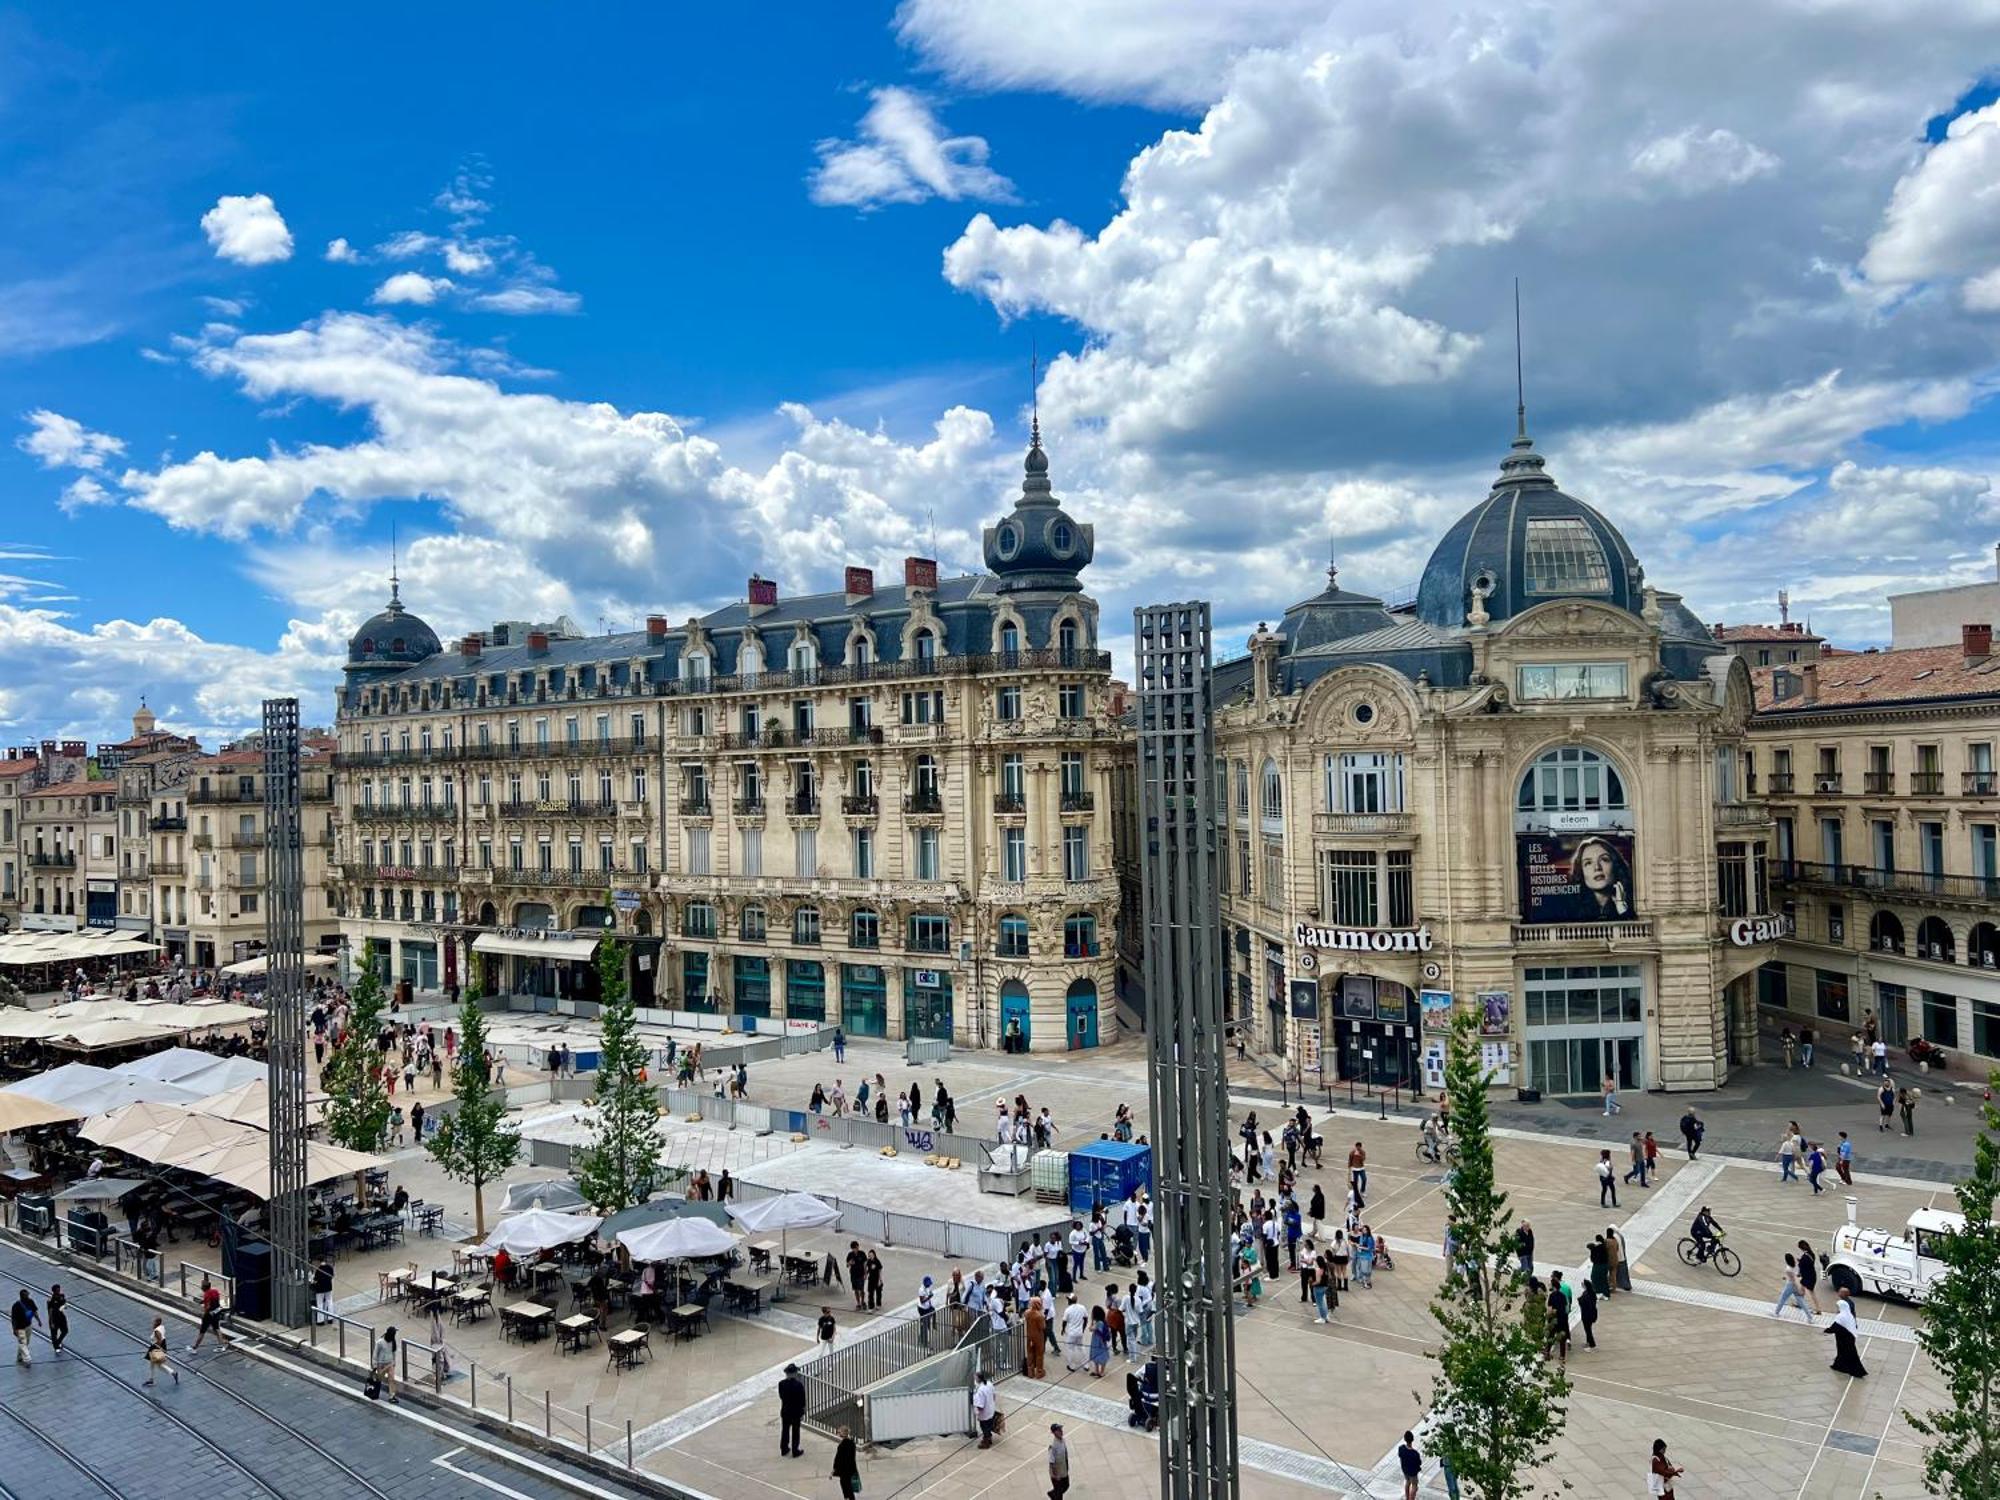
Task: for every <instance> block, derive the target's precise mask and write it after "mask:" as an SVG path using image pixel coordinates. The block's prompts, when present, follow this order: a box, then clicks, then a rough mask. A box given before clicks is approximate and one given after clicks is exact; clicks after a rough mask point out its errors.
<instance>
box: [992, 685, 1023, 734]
mask: <svg viewBox="0 0 2000 1500" xmlns="http://www.w3.org/2000/svg"><path fill="white" fill-rule="evenodd" d="M993 717H994V718H996V719H999V720H1000V721H1001V722H1002V723H1007V724H1012V723H1016V722H1018V721H1019V719H1020V717H1021V688H1020V685H1019V684H1018V683H1010V684H1008V685H1007V686H1006V687H1003V688H1002V689H1000V691H999V692H997V693H995V694H994V695H993Z"/></svg>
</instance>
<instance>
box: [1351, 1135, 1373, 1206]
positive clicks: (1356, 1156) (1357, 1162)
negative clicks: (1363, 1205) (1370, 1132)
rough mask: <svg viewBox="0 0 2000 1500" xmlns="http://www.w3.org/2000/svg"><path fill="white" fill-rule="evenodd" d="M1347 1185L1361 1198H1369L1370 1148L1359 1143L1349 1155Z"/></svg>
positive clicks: (1357, 1142)
mask: <svg viewBox="0 0 2000 1500" xmlns="http://www.w3.org/2000/svg"><path fill="white" fill-rule="evenodd" d="M1347 1185H1348V1186H1349V1187H1351V1188H1353V1189H1354V1191H1355V1192H1356V1193H1357V1194H1358V1195H1360V1196H1361V1197H1363V1198H1365V1197H1367V1196H1368V1148H1367V1147H1366V1146H1364V1145H1362V1144H1361V1142H1359V1141H1356V1142H1355V1143H1354V1149H1353V1150H1352V1151H1350V1152H1348V1153H1347Z"/></svg>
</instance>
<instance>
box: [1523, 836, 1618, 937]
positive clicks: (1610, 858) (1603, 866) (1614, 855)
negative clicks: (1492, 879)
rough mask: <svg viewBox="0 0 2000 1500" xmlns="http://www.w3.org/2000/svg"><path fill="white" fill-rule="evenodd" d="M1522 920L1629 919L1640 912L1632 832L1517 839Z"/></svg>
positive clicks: (1576, 920) (1590, 920) (1582, 920)
mask: <svg viewBox="0 0 2000 1500" xmlns="http://www.w3.org/2000/svg"><path fill="white" fill-rule="evenodd" d="M1514 842H1515V849H1516V862H1517V864H1518V866H1519V871H1520V879H1521V920H1522V921H1523V922H1627V921H1630V920H1632V918H1634V917H1636V916H1637V915H1638V912H1639V904H1638V886H1637V884H1636V883H1635V882H1634V880H1633V874H1632V869H1633V866H1632V835H1631V834H1629V833H1523V834H1519V835H1517V836H1516V838H1515V841H1514Z"/></svg>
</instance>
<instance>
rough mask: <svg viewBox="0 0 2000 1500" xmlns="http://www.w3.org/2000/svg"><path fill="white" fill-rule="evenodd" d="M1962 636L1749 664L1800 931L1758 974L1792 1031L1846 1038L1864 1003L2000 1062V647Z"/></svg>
mask: <svg viewBox="0 0 2000 1500" xmlns="http://www.w3.org/2000/svg"><path fill="white" fill-rule="evenodd" d="M1992 642H1993V632H1992V628H1991V627H1990V626H1989V625H1987V624H1985V623H1979V624H1967V625H1963V626H1961V628H1960V639H1959V642H1958V644H1956V645H1950V646H1931V647H1920V648H1914V649H1910V650H1890V651H1868V652H1859V653H1854V654H1845V655H1839V656H1832V657H1826V658H1823V659H1821V660H1819V661H1818V662H1814V663H1808V664H1804V665H1801V666H1799V667H1797V668H1792V667H1774V668H1770V669H1767V670H1764V671H1759V672H1757V673H1755V674H1754V681H1755V691H1756V697H1757V714H1756V716H1755V717H1754V718H1753V719H1752V721H1751V724H1750V734H1749V738H1748V740H1747V741H1746V742H1745V745H1744V752H1743V753H1744V780H1745V782H1746V784H1747V785H1749V786H1750V787H1751V788H1752V789H1753V790H1754V792H1755V794H1756V797H1757V800H1758V801H1759V802H1760V803H1761V805H1763V806H1765V807H1766V808H1768V809H1769V810H1770V813H1771V815H1772V817H1773V819H1774V828H1775V840H1776V853H1777V863H1776V865H1775V867H1774V869H1775V874H1776V880H1777V884H1778V889H1779V892H1780V899H1781V903H1782V911H1783V914H1784V915H1785V916H1786V917H1788V918H1790V919H1791V921H1792V922H1793V924H1794V930H1793V931H1792V933H1791V934H1790V935H1789V936H1787V937H1786V938H1785V940H1784V941H1783V942H1782V943H1781V944H1780V945H1779V946H1778V949H1777V951H1776V952H1775V953H1774V954H1772V955H1771V959H1770V961H1769V962H1768V963H1766V964H1765V965H1764V966H1763V969H1762V971H1761V973H1760V975H1759V977H1758V993H1759V998H1760V1000H1761V1001H1762V1002H1763V1003H1764V1005H1766V1006H1767V1007H1770V1008H1772V1009H1773V1010H1777V1011H1782V1012H1783V1014H1784V1017H1785V1019H1786V1020H1787V1021H1788V1022H1789V1023H1790V1024H1793V1025H1799V1024H1808V1023H1809V1024H1812V1025H1814V1026H1816V1027H1817V1028H1818V1029H1819V1030H1820V1032H1821V1033H1822V1034H1823V1035H1828V1036H1829V1038H1830V1039H1831V1038H1842V1039H1844V1038H1845V1036H1846V1035H1847V1033H1848V1032H1849V1031H1851V1030H1852V1028H1854V1027H1856V1026H1859V1025H1861V1024H1862V1023H1863V1022H1864V1021H1865V1019H1866V1018H1867V1017H1868V1016H1869V1015H1870V1014H1871V1013H1872V1014H1873V1015H1874V1016H1876V1017H1878V1018H1879V1019H1880V1022H1881V1026H1882V1030H1883V1033H1884V1035H1885V1036H1886V1037H1887V1039H1888V1040H1889V1041H1890V1042H1892V1043H1895V1044H1898V1045H1900V1044H1902V1043H1904V1042H1906V1041H1907V1040H1908V1039H1909V1038H1910V1037H1913V1036H1917V1035H1922V1036H1925V1037H1928V1038H1929V1039H1930V1040H1932V1041H1934V1042H1937V1043H1939V1044H1940V1045H1942V1046H1945V1047H1948V1048H1951V1049H1952V1050H1953V1051H1971V1052H1973V1053H1975V1054H1977V1055H1979V1056H1981V1057H1985V1058H2000V767H1997V766H1996V763H1995V759H1994V757H1995V752H1996V746H2000V657H1995V656H1994V655H1993V651H1992Z"/></svg>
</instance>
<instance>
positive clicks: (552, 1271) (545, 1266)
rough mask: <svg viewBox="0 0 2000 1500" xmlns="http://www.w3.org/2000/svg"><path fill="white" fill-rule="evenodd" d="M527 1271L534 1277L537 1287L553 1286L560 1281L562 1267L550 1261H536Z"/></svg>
mask: <svg viewBox="0 0 2000 1500" xmlns="http://www.w3.org/2000/svg"><path fill="white" fill-rule="evenodd" d="M528 1270H529V1271H530V1272H531V1273H532V1274H533V1275H534V1278H535V1285H536V1286H537V1287H548V1286H554V1285H555V1284H556V1283H557V1282H559V1281H561V1280H562V1267H561V1266H559V1265H557V1264H556V1263H555V1262H554V1261H552V1260H538V1261H536V1262H535V1263H534V1264H533V1265H532V1266H530V1267H528Z"/></svg>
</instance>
